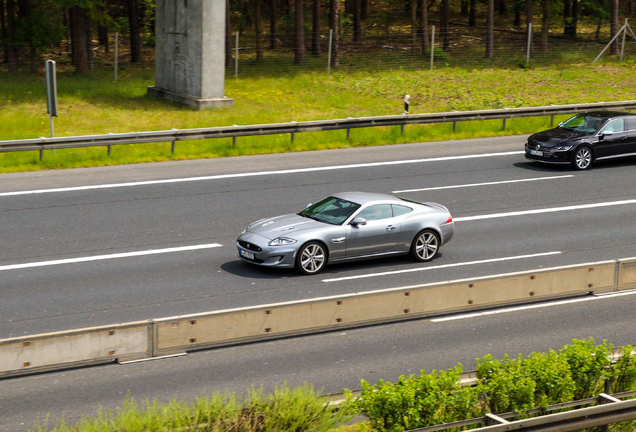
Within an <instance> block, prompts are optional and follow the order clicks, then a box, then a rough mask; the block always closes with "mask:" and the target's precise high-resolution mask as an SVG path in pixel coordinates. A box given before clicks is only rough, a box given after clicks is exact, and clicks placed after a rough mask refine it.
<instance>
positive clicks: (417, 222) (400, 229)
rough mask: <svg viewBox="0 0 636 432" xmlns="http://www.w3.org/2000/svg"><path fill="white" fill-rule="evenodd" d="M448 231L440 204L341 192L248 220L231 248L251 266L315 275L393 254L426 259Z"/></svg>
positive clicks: (449, 220) (445, 212) (449, 222)
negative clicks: (301, 207) (334, 265)
mask: <svg viewBox="0 0 636 432" xmlns="http://www.w3.org/2000/svg"><path fill="white" fill-rule="evenodd" d="M454 233H455V224H454V223H453V217H452V216H451V214H450V212H449V211H448V209H447V208H446V207H444V206H443V205H441V204H436V203H431V202H425V203H419V202H415V201H410V200H407V199H404V198H398V197H394V196H392V195H383V194H376V193H366V192H343V193H338V194H334V195H331V196H328V197H327V198H324V199H322V200H320V201H319V202H317V203H316V204H310V205H309V206H307V208H305V209H304V210H303V211H301V212H299V213H296V214H288V215H284V216H276V217H272V218H267V219H261V220H258V221H256V222H254V223H251V224H250V225H249V226H248V227H247V228H246V229H245V231H243V233H241V235H240V236H239V238H238V240H237V242H236V246H237V247H238V256H239V258H241V259H243V260H244V261H247V262H250V263H252V264H258V265H262V266H267V267H295V268H296V269H298V271H300V272H301V273H304V274H315V273H318V272H319V271H321V270H322V269H324V268H325V265H327V264H331V263H336V262H341V261H346V260H357V259H366V258H374V257H383V256H391V255H399V254H408V253H410V254H411V255H412V256H413V258H414V259H415V260H416V261H430V260H432V259H433V258H434V257H435V256H436V255H437V253H438V251H439V248H440V246H441V245H443V244H446V243H448V242H449V241H450V239H451V238H453V234H454Z"/></svg>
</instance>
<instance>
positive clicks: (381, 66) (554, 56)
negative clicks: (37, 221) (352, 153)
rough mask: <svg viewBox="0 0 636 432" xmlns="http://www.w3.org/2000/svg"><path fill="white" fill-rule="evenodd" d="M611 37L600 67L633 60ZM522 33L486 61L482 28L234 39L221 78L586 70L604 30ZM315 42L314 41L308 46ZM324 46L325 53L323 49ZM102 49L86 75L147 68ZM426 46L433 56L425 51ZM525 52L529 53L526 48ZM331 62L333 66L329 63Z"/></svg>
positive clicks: (39, 63)
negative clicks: (298, 44)
mask: <svg viewBox="0 0 636 432" xmlns="http://www.w3.org/2000/svg"><path fill="white" fill-rule="evenodd" d="M625 30H626V31H625V32H624V35H623V33H621V34H619V36H618V38H616V41H615V46H614V49H613V50H612V49H607V50H606V51H605V52H604V53H603V55H602V56H601V57H600V58H599V61H600V62H605V63H607V62H610V63H612V62H619V61H629V60H634V59H636V38H635V37H634V35H633V34H632V32H631V28H627V27H626V28H625ZM528 34H529V33H528V32H527V31H526V29H525V28H515V27H510V28H505V29H504V28H496V29H495V31H494V35H493V46H494V50H493V56H492V58H486V43H487V38H488V29H487V28H486V27H468V26H463V25H457V26H451V27H448V28H447V29H444V28H440V27H439V26H437V25H435V26H433V25H431V26H429V27H427V28H426V29H418V30H417V31H415V32H410V31H395V30H389V29H387V30H384V31H375V32H370V31H363V32H361V33H360V34H359V38H358V39H359V40H357V41H354V33H353V32H352V31H350V30H346V31H340V32H338V34H337V35H331V37H330V33H329V30H323V31H321V32H320V34H319V37H318V38H315V37H312V36H313V35H312V33H309V32H308V33H306V34H305V35H304V43H303V47H304V49H303V50H302V59H300V60H299V56H298V54H297V53H296V50H295V38H294V35H293V34H289V33H277V34H275V35H274V36H273V37H272V35H271V34H268V33H263V34H262V35H260V36H257V35H255V34H253V33H251V34H238V37H237V33H233V34H232V36H231V38H230V40H229V41H228V42H229V43H228V47H227V48H228V49H227V50H226V53H227V56H226V79H232V78H241V77H257V76H282V75H289V74H294V73H298V72H306V71H316V72H327V71H329V72H331V73H353V72H358V71H367V72H368V71H380V70H391V69H412V70H418V69H421V70H428V69H441V68H448V67H451V68H452V67H462V68H487V67H528V66H548V65H570V64H592V63H593V62H594V60H595V59H596V58H597V57H598V56H599V55H600V54H601V52H602V51H603V50H604V49H605V48H606V47H607V45H608V43H609V42H610V39H611V35H610V33H609V28H608V26H606V28H604V29H601V28H594V27H589V28H588V31H584V30H580V31H579V32H578V33H577V35H576V38H572V37H567V36H564V35H563V34H562V32H558V31H556V30H555V31H552V32H551V33H550V34H549V37H546V36H545V35H542V34H541V28H540V26H538V28H537V29H536V30H535V31H533V32H532V33H531V40H530V43H528ZM314 40H315V41H317V43H315V42H314ZM330 41H331V49H330ZM112 43H113V41H112V40H111V46H110V48H109V50H105V49H104V47H103V46H100V45H98V44H97V43H96V42H95V44H94V50H93V51H94V60H93V66H92V69H93V70H113V69H114V68H115V67H116V66H117V67H118V68H143V69H152V68H153V67H154V49H153V48H152V47H151V46H147V47H144V50H143V57H144V61H143V62H138V63H135V64H131V63H130V61H129V58H130V56H129V55H128V53H129V51H130V50H129V45H128V40H127V39H126V38H125V37H121V36H120V37H119V47H118V52H119V58H118V60H117V61H116V60H115V57H114V52H115V50H114V48H113V46H112ZM431 47H433V52H432V53H431ZM528 48H529V49H528ZM20 52H21V54H22V55H21V57H20V64H19V68H18V73H32V72H35V71H37V72H39V73H40V72H42V71H43V70H44V60H45V59H47V58H52V59H54V60H56V61H57V62H58V71H60V72H63V71H67V70H73V66H72V62H71V55H70V48H69V47H68V46H66V45H63V46H60V47H57V48H56V49H54V50H52V52H51V53H47V54H46V55H40V56H38V57H37V58H34V57H30V56H29V52H28V49H27V48H26V47H25V48H22V49H21V50H20ZM330 53H331V57H332V58H335V57H336V56H337V59H338V65H337V66H335V65H334V63H333V60H332V61H331V62H330V60H329V57H330ZM8 72H9V69H8V65H7V63H0V73H1V74H6V73H8Z"/></svg>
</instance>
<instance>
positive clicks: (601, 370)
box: [559, 338, 612, 399]
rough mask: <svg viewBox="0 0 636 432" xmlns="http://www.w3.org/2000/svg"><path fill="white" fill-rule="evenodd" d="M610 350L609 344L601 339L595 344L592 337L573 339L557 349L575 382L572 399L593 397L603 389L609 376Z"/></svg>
mask: <svg viewBox="0 0 636 432" xmlns="http://www.w3.org/2000/svg"><path fill="white" fill-rule="evenodd" d="M611 352H612V345H611V344H610V345H608V344H607V342H606V341H603V344H602V345H598V346H595V345H594V339H592V338H590V339H588V340H579V339H574V340H573V341H572V344H571V345H566V346H564V347H563V348H562V349H561V350H560V351H559V356H561V357H563V358H564V359H565V361H567V362H568V364H569V365H570V371H571V373H572V379H573V380H574V383H575V384H576V390H575V392H574V399H585V398H589V397H594V396H596V395H598V393H599V392H601V391H603V387H604V385H605V379H606V378H608V377H609V375H608V371H609V367H610V363H611V361H610V359H609V356H610V354H611Z"/></svg>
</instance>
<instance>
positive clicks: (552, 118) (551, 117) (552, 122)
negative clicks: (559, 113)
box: [550, 114, 554, 126]
mask: <svg viewBox="0 0 636 432" xmlns="http://www.w3.org/2000/svg"><path fill="white" fill-rule="evenodd" d="M550 126H554V114H552V115H551V116H550Z"/></svg>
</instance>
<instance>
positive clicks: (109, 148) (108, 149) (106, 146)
mask: <svg viewBox="0 0 636 432" xmlns="http://www.w3.org/2000/svg"><path fill="white" fill-rule="evenodd" d="M106 147H108V156H109V157H110V146H106Z"/></svg>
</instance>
